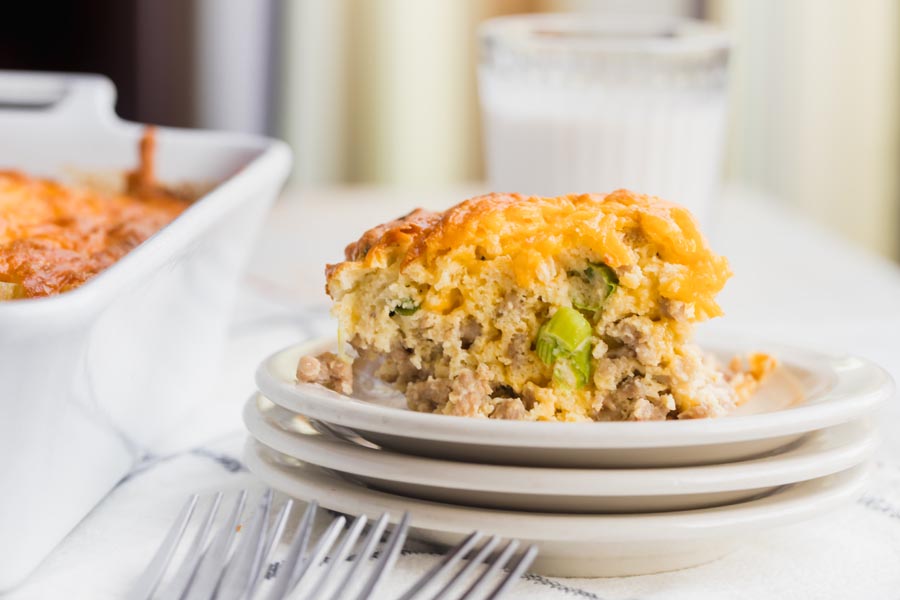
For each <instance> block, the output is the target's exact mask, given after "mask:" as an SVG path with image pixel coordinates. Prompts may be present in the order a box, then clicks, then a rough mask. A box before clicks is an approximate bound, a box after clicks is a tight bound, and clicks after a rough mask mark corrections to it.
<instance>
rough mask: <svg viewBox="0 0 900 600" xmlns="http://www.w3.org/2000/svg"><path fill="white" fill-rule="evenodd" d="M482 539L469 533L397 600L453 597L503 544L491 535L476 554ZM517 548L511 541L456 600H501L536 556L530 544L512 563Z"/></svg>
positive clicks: (489, 561)
mask: <svg viewBox="0 0 900 600" xmlns="http://www.w3.org/2000/svg"><path fill="white" fill-rule="evenodd" d="M482 537H483V535H482V533H481V532H480V531H474V532H472V533H471V534H469V535H468V536H467V537H466V538H465V539H464V540H463V541H461V542H460V543H459V544H458V545H457V546H456V547H455V548H453V549H451V550H450V552H449V553H447V554H446V555H445V556H444V557H443V558H441V560H440V561H438V563H437V564H436V565H434V566H433V567H432V568H431V569H430V570H429V571H428V572H426V573H425V574H424V575H422V577H420V578H419V580H418V581H416V582H415V583H414V584H413V585H412V587H410V588H409V589H408V590H407V591H406V593H404V594H403V595H402V596H400V598H398V600H412V599H413V598H431V600H438V599H442V598H449V597H451V596H450V593H451V592H453V590H454V588H457V587H459V585H460V584H461V583H462V582H464V581H465V580H466V579H468V578H470V577H471V575H472V574H473V573H474V572H475V570H476V569H478V567H479V566H480V565H482V564H483V563H485V559H488V557H489V556H490V554H491V553H492V552H493V551H494V550H495V549H496V548H497V546H498V545H499V544H500V538H498V537H497V536H491V537H489V538H488V539H487V540H485V542H484V543H483V544H482V545H481V547H480V548H479V549H478V550H477V551H475V547H476V545H477V544H478V542H479V541H480V540H481V538H482ZM518 547H519V542H518V541H517V540H509V541H508V542H507V543H506V545H505V546H504V547H503V550H501V551H500V552H499V553H498V554H496V555H495V556H494V557H493V558H490V559H488V560H487V561H486V562H487V564H486V567H485V568H484V570H483V571H482V572H481V574H480V575H479V576H478V577H477V578H476V579H475V580H474V581H473V582H472V583H471V584H470V585H469V587H467V588H465V591H463V592H462V593H461V594H459V595H456V596H455V598H457V600H470V599H472V598H482V599H484V600H497V599H498V598H501V597H502V596H503V595H504V594H505V593H506V592H507V591H508V589H509V586H511V585H512V584H513V583H515V581H516V580H518V579H519V577H521V576H522V575H523V574H524V573H525V571H526V570H527V569H528V567H529V566H531V563H532V562H533V561H534V559H535V557H536V556H537V552H538V551H537V547H536V546H534V545H531V546H528V548H526V549H525V551H524V552H522V554H520V555H519V557H518V558H517V559H516V560H515V561H513V562H512V563H511V564H510V559H512V557H513V555H514V554H515V553H516V550H517V549H518ZM473 551H474V552H475V555H474V556H473V557H472V558H469V559H468V560H466V562H465V564H464V565H463V567H462V568H461V569H460V570H459V571H457V572H456V574H455V575H453V576H452V577H450V578H449V579H447V576H448V575H449V574H450V573H452V572H453V569H454V568H456V566H457V565H458V564H459V563H460V562H461V561H463V560H464V559H465V557H466V555H467V554H469V553H470V552H473ZM507 564H509V569H508V571H507V572H506V573H505V574H504V575H500V574H499V572H500V570H501V569H503V568H504V567H506V566H507ZM445 579H446V580H447V581H446V582H445V583H444V585H443V586H442V587H441V588H440V589H438V590H437V591H436V592H434V593H429V595H425V592H426V591H427V590H428V588H431V587H433V586H436V585H439V584H440V583H441V580H445ZM498 579H499V581H498Z"/></svg>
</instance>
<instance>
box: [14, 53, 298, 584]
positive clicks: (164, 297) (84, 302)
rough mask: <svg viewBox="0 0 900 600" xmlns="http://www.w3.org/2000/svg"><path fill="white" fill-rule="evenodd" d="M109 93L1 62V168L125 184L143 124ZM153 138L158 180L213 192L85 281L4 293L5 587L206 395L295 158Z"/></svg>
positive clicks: (239, 144) (94, 83) (267, 148)
mask: <svg viewBox="0 0 900 600" xmlns="http://www.w3.org/2000/svg"><path fill="white" fill-rule="evenodd" d="M114 96H115V91H114V89H113V87H112V85H111V84H110V83H109V81H107V80H106V79H103V78H100V77H95V76H71V75H57V74H38V73H14V72H2V71H0V139H2V140H4V143H2V144H0V167H2V168H3V169H11V170H16V171H19V172H22V173H27V174H28V175H29V176H31V177H35V178H49V179H54V180H58V181H60V182H62V183H68V182H69V181H71V179H72V178H71V177H70V175H71V174H72V173H75V174H77V175H86V174H89V175H91V176H92V177H95V178H101V179H102V178H111V177H115V176H118V177H121V175H122V174H123V173H125V172H128V171H130V170H132V169H133V168H134V165H135V164H136V163H137V162H138V156H137V149H138V145H139V142H140V139H141V136H142V134H143V131H144V126H143V125H140V124H136V123H127V122H124V121H122V120H120V119H119V118H118V117H116V115H115V114H114V112H113V110H112V107H113V101H114ZM156 141H157V148H156V153H155V162H156V165H155V166H156V172H157V174H158V176H159V180H160V181H162V182H165V183H166V184H167V185H170V184H171V185H178V184H181V183H193V184H197V185H207V184H208V185H210V186H211V188H210V191H209V192H208V193H206V194H204V195H203V196H202V197H200V198H198V199H197V200H196V201H195V202H193V203H192V204H191V205H190V206H188V207H187V208H185V210H184V211H183V212H181V214H180V215H179V216H178V217H177V218H175V219H174V220H173V221H172V222H171V223H169V224H168V225H167V226H165V227H163V228H162V229H159V230H158V231H156V232H155V233H153V235H151V236H150V237H149V238H148V239H147V240H146V241H145V242H143V243H141V244H140V245H137V246H136V247H134V248H133V249H131V250H130V251H129V252H127V254H124V256H122V257H121V258H119V260H117V261H116V262H115V263H114V264H111V266H109V267H108V268H106V269H104V270H102V271H101V272H99V273H98V274H96V275H94V276H93V277H91V278H90V279H89V280H88V281H86V282H84V283H83V284H82V285H79V286H77V287H74V288H71V289H69V290H68V291H66V292H65V293H60V294H54V295H49V296H44V297H33V298H28V299H27V300H21V301H18V300H14V301H9V302H0V381H2V382H3V385H2V387H0V490H3V494H0V539H4V540H16V543H15V544H0V590H3V589H7V588H9V587H11V586H13V585H15V584H16V583H17V582H19V581H21V579H22V578H23V577H24V576H25V575H26V574H27V573H28V572H29V571H31V570H32V569H33V568H34V567H35V566H36V565H37V564H38V562H39V561H40V560H41V559H42V558H43V557H44V556H46V554H47V553H48V552H49V551H50V550H51V549H52V548H53V547H54V546H55V545H56V544H57V543H58V542H59V540H60V539H62V537H63V536H64V535H65V534H66V533H67V532H68V531H69V530H70V529H71V528H72V527H73V526H74V525H75V524H76V523H77V522H78V521H79V520H80V519H81V518H82V517H84V515H85V514H87V512H88V511H89V510H90V509H91V508H92V507H93V506H94V505H95V504H96V503H97V502H98V501H99V500H100V499H101V498H102V497H103V496H104V495H105V494H107V493H108V492H109V490H110V489H112V488H113V486H115V484H116V482H118V481H119V480H120V479H121V478H122V477H123V476H124V475H125V474H126V473H127V472H128V471H129V470H130V469H131V467H132V466H133V465H134V463H135V462H136V461H137V460H139V459H140V457H141V456H144V455H146V454H159V453H164V452H168V451H171V450H173V448H171V447H170V446H168V445H167V442H166V438H167V434H170V432H171V431H172V429H173V427H175V426H176V425H178V424H180V423H181V422H182V420H183V419H184V417H185V416H186V415H187V414H189V413H190V412H191V411H192V410H196V407H197V404H198V402H203V401H210V400H212V399H211V398H209V395H210V391H211V390H210V385H211V382H214V381H215V376H216V373H217V371H218V366H219V359H220V355H221V353H222V352H223V347H224V341H225V339H226V333H227V327H228V323H229V322H230V317H231V310H232V306H233V301H234V298H235V294H236V290H237V284H238V280H239V276H240V273H241V269H242V267H243V265H244V262H245V260H246V258H247V256H248V254H249V251H250V249H251V244H252V242H253V240H254V237H255V235H256V232H257V231H258V228H259V226H260V225H261V223H262V220H263V218H264V216H265V214H266V212H267V210H268V207H269V205H270V204H271V202H272V201H273V200H274V199H275V197H276V196H277V194H278V192H279V190H280V188H281V186H282V185H283V183H284V180H285V178H286V176H287V173H288V170H289V168H290V151H289V150H288V148H287V146H286V145H285V144H283V143H282V142H279V141H276V140H271V139H267V138H263V137H258V136H251V135H245V134H236V133H225V132H208V131H190V130H179V129H169V128H159V129H158V130H157V140H156ZM0 279H3V277H0ZM168 437H171V435H168Z"/></svg>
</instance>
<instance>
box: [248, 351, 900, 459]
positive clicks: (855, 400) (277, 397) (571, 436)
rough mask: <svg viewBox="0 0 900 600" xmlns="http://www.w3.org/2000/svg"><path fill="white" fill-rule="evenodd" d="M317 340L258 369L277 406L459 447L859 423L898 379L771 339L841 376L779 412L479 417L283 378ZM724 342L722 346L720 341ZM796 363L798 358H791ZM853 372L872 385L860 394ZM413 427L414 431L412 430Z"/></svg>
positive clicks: (655, 443) (631, 442) (714, 439)
mask: <svg viewBox="0 0 900 600" xmlns="http://www.w3.org/2000/svg"><path fill="white" fill-rule="evenodd" d="M333 343H334V338H331V337H322V338H314V339H311V340H308V341H306V342H303V343H300V344H292V345H290V346H287V347H285V348H282V349H281V350H278V351H277V352H275V353H273V354H271V355H269V356H268V357H267V358H266V359H265V360H263V361H262V363H260V365H259V367H258V368H257V370H256V384H257V386H258V388H259V389H260V390H261V391H262V392H263V394H264V395H265V396H266V397H267V398H269V399H270V400H271V401H273V402H275V403H276V404H278V405H280V406H282V407H284V408H286V409H288V410H290V411H292V412H298V413H302V414H305V415H307V416H309V417H311V418H314V419H319V420H323V421H326V422H329V423H335V424H338V425H343V426H345V427H349V428H352V429H358V430H361V431H373V432H376V433H381V434H385V435H392V436H396V437H406V438H412V439H428V440H434V441H442V442H455V443H458V444H478V445H485V446H513V447H539V448H573V449H574V448H579V449H585V448H590V449H598V450H600V449H626V448H664V447H683V446H704V445H711V444H721V443H731V442H742V441H751V440H759V439H767V438H772V437H779V436H784V435H791V434H799V433H806V432H809V431H815V430H818V429H824V428H826V427H830V426H833V425H837V424H840V423H844V422H847V421H851V420H853V419H855V418H858V417H861V416H863V415H864V414H865V413H867V412H869V411H871V410H873V409H874V408H875V407H877V406H878V405H879V404H881V403H883V402H884V401H885V400H887V399H888V398H889V397H890V396H891V395H892V393H893V390H894V382H893V379H892V378H891V376H890V375H889V374H888V373H887V371H885V370H884V369H883V368H881V367H880V366H878V365H877V364H875V363H873V362H871V361H869V360H867V359H864V358H861V357H856V356H851V355H845V356H840V357H838V356H832V355H829V354H824V353H821V352H816V351H812V350H805V349H802V348H797V347H792V346H785V345H782V344H774V343H773V344H765V345H763V346H762V347H767V348H773V349H777V352H778V353H780V354H782V355H784V354H786V353H787V354H799V355H800V356H801V361H816V362H819V363H820V364H821V363H825V364H826V365H827V368H828V370H829V371H831V372H832V373H834V374H835V375H836V376H837V380H836V382H835V386H834V388H833V389H831V390H829V391H827V392H825V394H824V397H823V398H821V399H819V400H818V401H816V402H815V403H811V404H804V405H801V406H796V407H791V408H788V409H783V410H779V411H775V412H771V413H765V414H757V415H740V416H732V417H725V418H720V419H693V420H683V421H645V422H592V423H558V422H540V423H538V422H531V421H502V420H492V419H473V418H470V417H457V416H451V415H435V414H430V413H420V412H414V411H411V410H405V409H398V408H391V407H385V406H381V405H377V404H374V403H371V402H366V401H365V400H360V399H356V398H351V397H348V396H344V395H342V394H338V393H337V392H334V391H332V390H329V389H326V388H324V387H322V386H320V385H318V384H309V383H300V382H297V381H296V378H295V377H293V378H292V380H290V381H288V379H287V378H285V377H283V376H279V374H278V373H277V369H276V367H275V363H277V362H278V361H279V360H284V358H283V357H284V356H285V355H287V354H293V353H297V354H303V353H306V352H311V351H313V350H314V349H317V348H322V347H324V346H327V345H328V344H333ZM719 346H721V344H719ZM787 362H789V363H790V362H794V361H787ZM851 376H855V377H857V378H861V379H862V381H864V382H865V383H867V384H868V388H867V389H865V390H864V391H862V392H857V393H853V392H852V391H851V390H849V389H843V388H845V387H851V384H852V381H849V378H850V377H851ZM409 432H414V434H413V435H411V434H410V433H409Z"/></svg>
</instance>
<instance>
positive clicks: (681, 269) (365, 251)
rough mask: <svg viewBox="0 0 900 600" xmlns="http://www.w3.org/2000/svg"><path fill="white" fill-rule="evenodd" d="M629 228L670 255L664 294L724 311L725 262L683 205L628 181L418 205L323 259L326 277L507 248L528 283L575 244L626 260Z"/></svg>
mask: <svg viewBox="0 0 900 600" xmlns="http://www.w3.org/2000/svg"><path fill="white" fill-rule="evenodd" d="M634 235H638V236H641V237H642V238H643V239H646V240H648V241H649V242H650V243H652V244H653V245H654V247H655V248H656V251H657V252H658V254H659V255H660V257H661V258H662V259H663V260H665V261H666V262H668V263H671V270H672V272H671V273H670V276H668V277H667V280H666V283H665V285H663V287H662V288H661V292H662V294H663V295H664V296H665V297H667V298H670V299H674V300H679V301H682V302H690V303H693V304H695V305H696V306H697V309H698V310H699V312H700V314H703V315H705V316H706V317H715V316H718V315H720V314H721V310H720V308H719V306H718V305H717V304H716V302H715V295H716V294H717V293H718V292H719V291H720V290H721V289H722V287H723V286H724V285H725V281H726V280H727V279H728V277H729V276H730V275H731V271H730V269H729V268H728V261H726V260H725V258H724V257H722V256H719V255H717V254H715V253H714V252H713V251H712V250H711V249H710V247H709V245H708V244H707V242H706V239H705V238H704V237H703V235H702V234H701V233H700V231H699V230H698V228H697V224H696V223H695V222H694V219H693V217H692V216H691V215H690V213H689V212H688V211H687V209H685V208H684V207H682V206H679V205H677V204H673V203H671V202H666V201H665V200H661V199H660V198H656V197H653V196H647V195H644V194H636V193H634V192H631V191H628V190H616V191H614V192H612V193H610V194H571V195H567V196H559V197H556V198H544V197H539V196H525V195H521V194H499V193H494V194H487V195H484V196H478V197H476V198H471V199H469V200H466V201H465V202H461V203H460V204H457V205H456V206H453V207H451V208H450V209H448V210H446V211H444V212H443V213H433V212H428V211H425V210H422V209H417V210H415V211H413V212H411V213H409V214H408V215H406V216H404V217H401V218H400V219H397V220H394V221H390V222H388V223H384V224H382V225H379V226H377V227H375V228H373V229H370V230H369V231H367V232H366V233H364V234H363V236H362V237H361V238H360V239H359V240H358V241H356V242H354V243H352V244H350V245H349V246H347V248H346V251H345V255H346V256H345V257H346V261H345V262H343V263H339V264H337V265H329V266H328V267H327V268H326V277H327V278H328V280H329V281H331V280H332V279H333V278H335V277H336V276H337V275H338V274H339V272H340V271H341V270H342V269H345V268H348V266H349V265H351V264H354V263H356V264H362V265H364V266H366V267H374V266H377V265H382V264H388V263H391V262H392V261H394V260H398V261H400V262H401V264H402V265H403V268H407V267H409V266H410V265H412V264H414V263H415V264H418V265H421V266H422V267H424V268H425V269H429V270H433V269H437V268H439V265H438V263H440V262H441V261H442V260H452V261H455V262H460V263H463V264H467V265H473V268H476V267H477V266H478V265H479V261H481V260H484V259H492V258H494V257H497V256H509V257H510V258H511V259H512V262H513V267H514V269H515V275H516V280H517V282H518V283H519V285H521V286H523V287H527V286H529V285H531V284H532V283H533V280H534V278H535V277H536V276H537V275H538V274H539V273H540V272H541V269H540V265H541V264H542V263H543V262H545V261H546V260H547V259H548V258H554V257H557V256H559V255H561V254H563V253H565V252H567V251H569V250H571V249H577V250H578V251H589V252H590V253H591V254H592V255H594V256H596V257H597V259H599V260H602V261H603V262H604V263H605V264H607V265H609V266H610V267H613V268H618V267H620V266H623V265H626V264H628V263H629V261H630V260H631V253H630V250H629V244H628V242H627V240H628V238H629V236H634Z"/></svg>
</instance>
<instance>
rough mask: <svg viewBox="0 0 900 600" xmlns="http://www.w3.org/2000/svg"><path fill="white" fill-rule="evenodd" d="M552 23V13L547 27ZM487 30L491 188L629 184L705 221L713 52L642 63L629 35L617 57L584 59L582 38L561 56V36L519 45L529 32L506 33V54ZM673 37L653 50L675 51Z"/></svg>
mask: <svg viewBox="0 0 900 600" xmlns="http://www.w3.org/2000/svg"><path fill="white" fill-rule="evenodd" d="M514 19H516V20H522V19H521V18H514ZM528 20H529V21H531V20H532V19H530V18H529V19H528ZM509 21H512V19H509V18H507V19H504V20H503V21H502V22H500V23H499V24H500V26H502V27H509V25H508V24H507V23H508V22H509ZM561 23H562V25H563V26H564V25H565V23H564V22H561V21H560V20H559V17H557V18H556V20H555V21H554V22H553V25H554V27H555V28H559V27H560V26H561ZM498 32H499V33H498ZM486 33H489V34H490V35H485V36H484V39H485V40H487V38H489V37H491V35H492V36H493V38H492V39H491V40H490V44H489V45H486V46H485V48H484V52H485V55H486V56H483V58H482V64H481V67H480V69H479V94H480V99H481V106H482V114H483V126H484V136H485V137H484V141H485V150H486V152H485V155H486V161H487V173H488V180H489V184H490V186H491V189H494V190H497V191H510V192H521V193H525V194H537V195H545V196H557V195H560V194H567V193H583V192H601V193H602V192H610V191H612V190H615V189H618V188H628V189H631V190H633V191H636V192H641V193H647V194H653V195H656V196H660V197H662V198H665V199H667V200H671V201H673V202H678V203H679V204H683V205H685V206H687V207H688V208H689V209H690V210H691V211H692V212H693V213H694V214H695V215H696V216H697V217H698V218H699V219H700V220H701V221H705V220H707V215H708V212H709V207H710V205H711V203H712V201H713V199H714V197H715V196H716V194H717V188H718V184H719V177H720V167H721V162H722V145H723V132H724V129H725V82H724V75H725V72H724V69H725V66H724V62H723V60H722V59H721V58H720V57H722V56H727V55H723V54H721V52H722V50H721V47H719V46H717V47H716V48H715V51H717V52H719V53H720V54H718V55H712V54H710V55H709V58H708V57H707V56H706V55H704V54H703V52H697V51H696V50H694V51H693V52H694V53H693V54H690V55H689V56H688V57H687V58H682V57H681V56H679V55H678V53H677V52H673V53H666V52H660V51H659V48H656V49H655V51H656V54H653V55H649V54H648V56H643V55H642V54H641V49H640V46H637V45H636V44H640V43H641V42H642V41H643V40H642V39H637V40H635V41H634V43H633V45H634V48H631V47H629V49H631V50H632V51H631V53H630V54H628V56H627V58H622V57H623V56H624V55H623V54H615V53H604V52H603V51H602V47H601V48H600V49H597V48H594V47H589V50H590V51H589V52H585V51H584V48H585V47H586V45H587V44H590V43H592V40H590V39H586V38H585V37H579V38H576V39H574V40H573V41H572V42H571V45H572V46H573V48H572V49H571V52H570V51H569V48H568V45H569V44H570V43H569V42H568V41H567V40H565V39H562V40H560V39H557V40H553V41H552V42H547V41H545V40H543V39H537V41H536V42H535V44H536V46H529V45H528V44H530V43H531V40H530V39H529V38H528V37H527V35H528V33H527V32H526V33H523V32H522V30H516V31H515V32H514V33H515V35H516V36H517V37H512V36H510V39H512V42H511V43H510V44H509V45H508V47H507V46H504V44H505V42H506V40H505V39H504V37H503V36H504V35H505V33H506V32H505V30H504V29H500V28H499V27H494V28H490V29H487V30H486ZM673 39H674V38H672V37H670V38H668V39H666V40H664V41H663V43H666V44H672V45H675V44H677V43H679V42H675V41H672V40H673ZM603 42H604V40H600V42H599V43H600V44H602V43H603ZM628 43H632V40H629V41H628ZM515 44H519V45H518V46H517V45H515ZM541 44H543V46H541ZM579 53H580V54H579Z"/></svg>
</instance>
